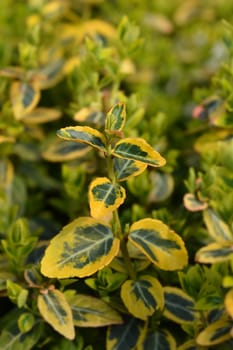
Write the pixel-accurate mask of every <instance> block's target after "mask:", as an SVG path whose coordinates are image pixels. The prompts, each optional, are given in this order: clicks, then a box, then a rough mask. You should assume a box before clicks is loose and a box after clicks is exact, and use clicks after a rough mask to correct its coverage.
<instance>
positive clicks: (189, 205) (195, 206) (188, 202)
mask: <svg viewBox="0 0 233 350" xmlns="http://www.w3.org/2000/svg"><path fill="white" fill-rule="evenodd" d="M183 200H184V206H185V208H186V209H187V210H189V211H202V210H205V209H207V208H208V204H207V203H206V202H201V201H199V200H198V199H197V198H196V197H195V196H194V194H193V193H186V194H185V195H184V199H183Z"/></svg>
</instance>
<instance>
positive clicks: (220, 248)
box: [195, 242, 233, 264]
mask: <svg viewBox="0 0 233 350" xmlns="http://www.w3.org/2000/svg"><path fill="white" fill-rule="evenodd" d="M232 257H233V243H232V242H229V243H226V242H225V243H223V242H222V243H220V242H218V243H210V244H208V245H207V246H206V247H203V248H201V249H199V250H198V251H197V253H196V257H195V260H196V261H198V262H200V263H206V264H213V263H217V262H222V261H228V260H230V259H232Z"/></svg>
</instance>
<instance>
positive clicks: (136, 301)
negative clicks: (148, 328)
mask: <svg viewBox="0 0 233 350" xmlns="http://www.w3.org/2000/svg"><path fill="white" fill-rule="evenodd" d="M121 298H122V300H123V302H124V304H125V306H126V307H127V309H128V310H129V312H130V313H131V314H132V315H133V316H134V317H137V318H140V319H141V320H147V318H148V317H149V316H151V315H152V314H153V313H154V312H155V310H156V309H159V308H160V309H162V308H163V305H164V297H163V288H162V286H161V284H160V283H159V281H158V280H157V279H156V278H154V277H151V276H142V277H141V279H139V280H137V281H133V280H127V281H126V282H125V283H124V284H123V285H122V287H121Z"/></svg>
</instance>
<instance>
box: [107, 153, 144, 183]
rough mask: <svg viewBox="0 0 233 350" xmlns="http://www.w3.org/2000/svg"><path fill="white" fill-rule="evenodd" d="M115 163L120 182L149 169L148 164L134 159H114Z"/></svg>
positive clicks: (115, 170)
mask: <svg viewBox="0 0 233 350" xmlns="http://www.w3.org/2000/svg"><path fill="white" fill-rule="evenodd" d="M113 162H114V163H113V164H114V172H115V174H116V178H117V180H118V181H125V180H127V179H128V178H130V177H133V176H137V175H140V174H141V173H142V172H143V171H144V170H145V169H146V168H147V164H145V163H142V162H138V161H136V160H132V159H124V158H114V160H113Z"/></svg>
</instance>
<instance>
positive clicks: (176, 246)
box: [129, 219, 188, 271]
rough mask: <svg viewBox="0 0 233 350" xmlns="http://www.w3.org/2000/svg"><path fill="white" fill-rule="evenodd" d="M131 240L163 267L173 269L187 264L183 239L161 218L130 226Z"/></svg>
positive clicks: (144, 220) (151, 259) (143, 220)
mask: <svg viewBox="0 0 233 350" xmlns="http://www.w3.org/2000/svg"><path fill="white" fill-rule="evenodd" d="M129 240H130V241H131V242H132V243H133V244H134V245H135V246H136V247H137V248H138V249H139V250H141V251H142V252H143V253H144V254H145V255H146V256H147V257H148V259H150V261H152V262H153V264H155V265H157V266H158V267H159V268H161V269H164V270H170V271H172V270H177V269H182V268H183V267H184V266H185V265H187V262H188V254H187V250H186V248H185V245H184V242H183V240H182V239H181V237H180V236H178V234H176V233H175V232H174V231H173V230H171V229H170V228H169V227H168V226H167V225H165V224H164V223H163V222H162V221H160V220H155V219H142V220H139V221H137V222H135V223H134V224H133V225H132V226H131V227H130V233H129Z"/></svg>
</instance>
